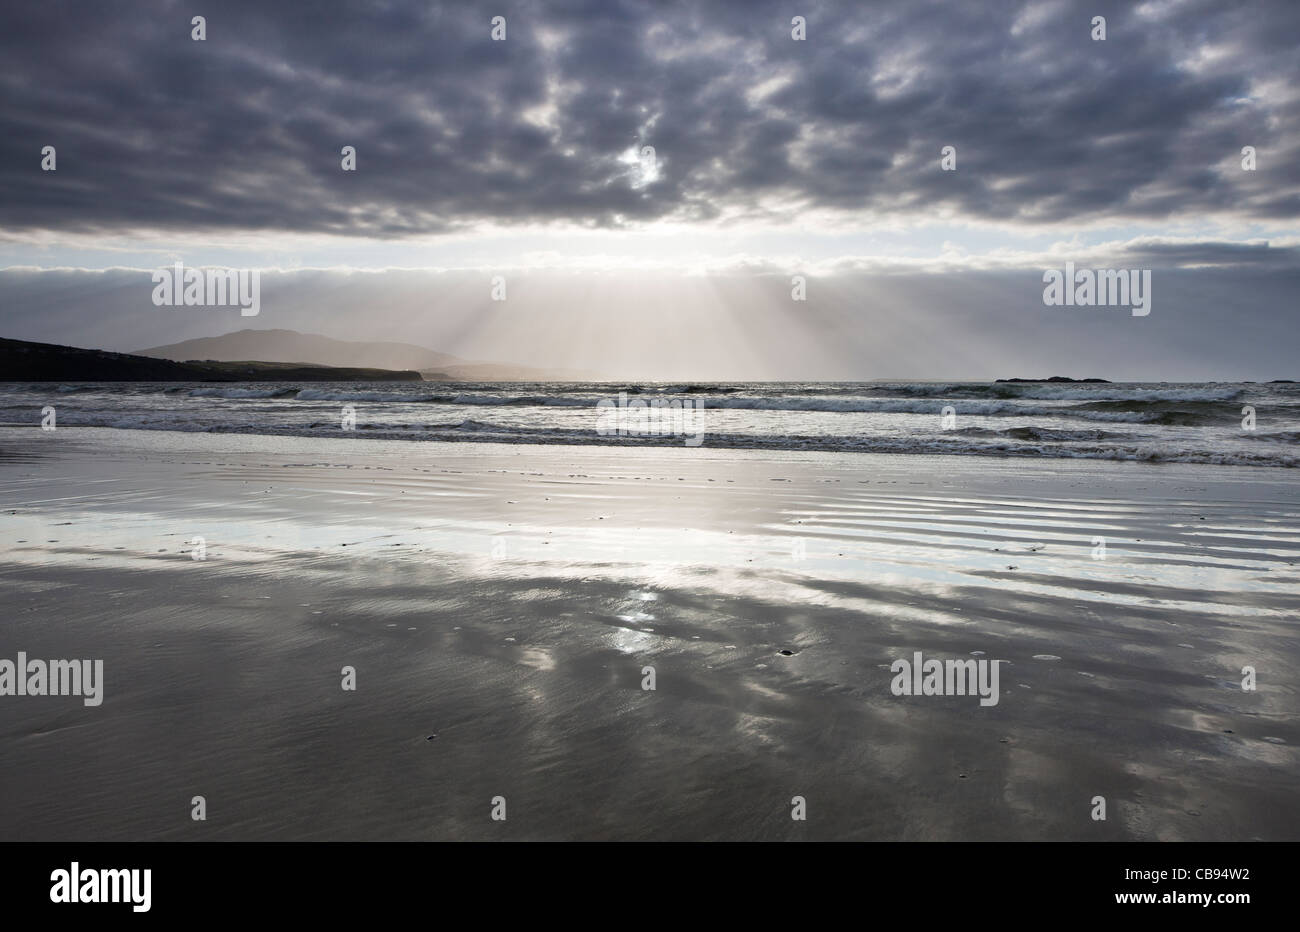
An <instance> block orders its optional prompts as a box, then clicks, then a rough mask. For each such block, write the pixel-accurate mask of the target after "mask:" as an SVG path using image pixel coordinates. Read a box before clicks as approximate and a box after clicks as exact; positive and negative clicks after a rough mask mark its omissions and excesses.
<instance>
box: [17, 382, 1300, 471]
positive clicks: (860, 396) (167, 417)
mask: <svg viewBox="0 0 1300 932" xmlns="http://www.w3.org/2000/svg"><path fill="white" fill-rule="evenodd" d="M620 396H622V397H623V398H624V399H625V400H630V399H635V400H641V401H646V402H650V403H654V402H656V401H658V402H660V403H663V402H669V401H677V402H679V403H686V404H687V405H688V407H693V415H692V416H693V421H692V423H693V427H692V428H691V429H692V431H693V432H695V433H696V434H698V436H699V441H698V442H699V444H700V445H703V446H707V447H714V448H738V449H769V450H823V451H833V452H862V453H900V454H907V453H925V454H952V455H982V456H1000V457H1042V458H1089V459H1114V460H1138V461H1155V462H1182V463H1208V464H1220V465H1249V466H1286V467H1295V466H1297V465H1300V456H1298V455H1297V451H1296V441H1297V440H1298V439H1300V385H1298V384H1295V383H1254V382H1195V383H1172V382H1152V383H1146V382H1131V383H1043V382H1038V383H1008V382H992V383H990V382H920V381H911V382H799V383H794V382H735V383H726V384H722V383H694V384H687V383H667V382H653V383H639V384H624V383H613V382H588V383H575V382H533V383H526V382H511V383H471V382H457V383H448V382H400V383H393V382H384V383H365V382H353V383H340V382H301V383H287V382H242V383H216V384H214V383H203V384H199V383H175V382H169V383H142V382H129V383H120V382H119V383H68V384H56V383H49V382H46V383H9V384H4V385H0V420H3V421H4V422H6V423H10V424H28V423H30V424H37V423H39V422H40V420H41V410H42V408H44V407H46V406H52V407H54V408H55V411H56V417H57V420H56V424H57V425H68V426H90V427H107V428H129V429H143V430H171V431H203V432H217V433H244V434H268V435H293V436H317V437H337V438H338V439H340V440H343V441H346V440H348V439H355V438H358V437H368V438H374V439H400V440H415V441H488V442H497V443H545V444H607V445H608V444H618V445H627V444H649V445H655V446H677V445H683V444H684V443H685V440H686V439H687V438H684V437H683V436H680V435H678V434H665V433H664V432H662V431H660V432H657V433H654V434H650V435H645V434H642V435H636V434H632V435H628V434H626V433H624V434H611V433H609V432H601V431H600V430H598V425H599V424H600V417H601V408H600V405H601V404H602V402H603V403H604V404H605V405H606V406H608V405H609V404H611V403H617V402H618V400H619V398H620ZM348 406H350V408H349V407H348ZM349 411H350V413H351V417H352V419H353V424H352V425H351V426H353V427H354V429H350V430H348V429H344V426H343V425H344V422H345V416H346V415H348V413H349ZM1252 419H1253V420H1252ZM687 445H693V444H687Z"/></svg>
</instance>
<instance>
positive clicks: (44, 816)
mask: <svg viewBox="0 0 1300 932" xmlns="http://www.w3.org/2000/svg"><path fill="white" fill-rule="evenodd" d="M0 451H2V455H0V578H2V579H3V586H4V592H5V596H4V602H3V606H4V607H3V623H2V626H0V658H9V659H13V658H15V657H16V655H17V652H18V651H25V652H26V654H27V655H28V656H29V657H42V658H102V659H103V661H104V671H105V687H104V701H103V704H102V705H100V706H98V707H86V706H85V705H84V704H83V702H82V700H81V699H79V698H76V697H35V696H0V760H2V761H3V764H2V765H0V799H3V805H0V840H52V841H56V840H137V839H138V840H152V839H159V840H161V839H176V840H184V839H195V840H216V839H220V840H226V839H253V840H260V839H268V840H270V839H273V840H298V839H307V840H310V839H402V840H424V839H762V840H781V839H858V840H956V839H960V840H1004V839H1006V840H1011V839H1046V840H1069V839H1078V840H1127V839H1138V840H1208V841H1236V840H1251V839H1267V840H1297V839H1300V753H1298V752H1297V747H1298V745H1300V727H1298V726H1297V722H1298V721H1300V719H1298V717H1297V714H1298V712H1300V701H1297V692H1298V687H1300V677H1297V676H1296V673H1295V671H1296V665H1297V662H1300V641H1298V639H1297V617H1298V616H1297V608H1300V567H1297V565H1296V564H1297V560H1298V558H1300V520H1298V518H1300V475H1297V473H1296V471H1295V470H1282V469H1261V468H1249V467H1208V466H1177V465H1153V464H1142V463H1111V462H1077V463H1076V462H1071V461H1052V462H1044V461H1041V460H1036V461H1027V460H996V459H989V458H984V457H980V458H969V457H925V456H887V455H863V454H853V455H846V454H824V453H788V454H776V453H768V452H764V453H758V452H747V451H729V450H709V449H708V448H707V447H704V448H699V449H670V448H659V449H645V448H638V449H633V448H594V447H583V448H573V447H548V446H533V445H529V446H503V445H494V444H469V445H464V446H461V445H453V444H412V443H402V442H383V441H368V440H320V439H314V438H313V439H300V438H285V437H254V436H232V435H208V434H181V433H164V432H140V431H118V430H102V429H77V428H60V429H59V430H58V431H55V432H52V433H42V432H40V431H39V430H34V429H30V428H22V429H20V428H4V429H0ZM1098 536H1101V537H1104V538H1105V543H1106V551H1105V559H1094V558H1093V555H1094V552H1095V550H1096V548H1095V544H1094V538H1096V537H1098ZM196 537H202V538H203V539H204V547H205V551H206V552H205V559H203V560H194V559H192V557H191V551H192V550H193V549H194V546H195V545H194V543H193V541H194V539H195V538H196ZM782 651H786V652H788V653H782ZM916 651H921V652H923V654H924V655H925V656H926V657H935V658H939V659H948V658H971V657H974V656H980V657H985V658H992V659H998V660H1001V661H1005V663H1003V665H1002V666H1001V667H1000V670H1001V692H1000V696H999V701H998V703H997V704H996V705H994V706H991V707H982V706H981V705H980V704H979V701H978V699H977V698H975V697H971V696H895V695H894V694H893V693H892V692H891V689H890V684H891V681H892V679H893V676H892V674H891V672H890V669H889V668H890V664H891V663H892V662H893V661H894V660H897V659H899V658H909V659H910V658H911V657H912V656H913V654H914V652H916ZM975 652H983V653H982V654H976V653H975ZM1052 658H1055V659H1052ZM1247 665H1249V666H1253V667H1255V668H1256V670H1257V671H1258V672H1257V676H1258V689H1257V690H1255V691H1243V690H1242V688H1241V680H1242V672H1241V670H1242V667H1243V666H1247ZM344 666H351V667H354V668H355V670H356V685H357V688H356V690H355V691H345V690H343V689H342V688H341V681H342V676H341V669H342V668H343V667H344ZM647 666H652V667H654V669H655V676H656V687H657V688H656V689H655V690H653V691H647V690H644V689H642V681H643V676H644V674H643V672H642V671H643V668H644V667H647ZM199 795H202V796H204V797H205V799H206V804H207V819H206V821H202V822H196V821H193V820H192V819H191V800H192V798H193V797H194V796H199ZM496 796H503V797H505V799H506V814H507V818H506V820H505V821H503V822H502V821H493V819H492V818H491V813H492V799H493V797H496ZM794 796H802V797H804V798H805V799H806V805H807V820H806V821H794V820H792V819H791V817H790V811H791V799H792V797H794ZM1096 796H1102V797H1105V799H1106V805H1107V818H1106V820H1105V821H1096V820H1094V819H1093V818H1092V815H1091V814H1092V812H1093V810H1094V803H1093V802H1092V800H1093V798H1094V797H1096Z"/></svg>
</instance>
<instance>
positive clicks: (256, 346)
mask: <svg viewBox="0 0 1300 932" xmlns="http://www.w3.org/2000/svg"><path fill="white" fill-rule="evenodd" d="M136 354H137V355H139V356H152V357H154V358H155V359H172V360H176V361H177V362H181V361H184V360H187V359H211V360H216V361H218V362H234V361H236V360H240V359H258V360H261V361H263V362H293V363H299V364H307V365H317V366H362V367H366V368H374V369H436V368H439V367H442V366H455V365H459V364H463V363H464V362H465V360H464V359H458V358H457V357H455V356H449V355H448V354H446V353H438V352H434V351H433V350H431V349H425V348H424V347H423V346H413V345H411V344H409V343H353V342H350V341H347V340H335V339H332V338H330V337H323V336H321V335H320V334H318V333H299V332H298V331H296V330H236V331H235V332H234V333H227V334H224V335H222V336H219V337H200V338H199V339H197V340H186V341H184V342H183V343H172V344H170V345H168V346H154V347H151V348H150V349H142V350H136Z"/></svg>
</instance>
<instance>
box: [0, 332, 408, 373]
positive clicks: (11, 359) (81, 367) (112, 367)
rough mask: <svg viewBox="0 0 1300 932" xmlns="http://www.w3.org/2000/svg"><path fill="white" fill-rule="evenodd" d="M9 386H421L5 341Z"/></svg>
mask: <svg viewBox="0 0 1300 932" xmlns="http://www.w3.org/2000/svg"><path fill="white" fill-rule="evenodd" d="M0 381H4V382H419V381H420V373H419V372H416V371H414V370H410V369H407V370H397V371H394V370H390V369H370V368H356V367H349V368H339V367H334V366H311V365H302V364H301V363H294V364H289V365H286V364H284V363H268V362H251V361H245V360H240V361H230V362H217V361H215V360H210V361H207V362H183V363H182V362H173V361H171V360H167V359H155V358H151V357H148V356H133V355H130V354H128V353H110V352H108V351H107V350H90V349H79V348H77V347H75V346H59V345H57V344H55V343H29V342H28V341H26V340H6V339H2V338H0Z"/></svg>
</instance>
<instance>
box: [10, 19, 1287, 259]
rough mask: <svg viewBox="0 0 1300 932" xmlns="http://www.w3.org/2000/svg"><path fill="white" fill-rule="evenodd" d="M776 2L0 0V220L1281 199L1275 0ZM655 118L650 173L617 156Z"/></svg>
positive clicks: (114, 226) (690, 218)
mask: <svg viewBox="0 0 1300 932" xmlns="http://www.w3.org/2000/svg"><path fill="white" fill-rule="evenodd" d="M497 7H502V9H500V10H498V9H497ZM512 7H513V8H512ZM790 9H791V8H790V6H789V5H788V4H785V3H776V2H765V0H760V2H736V3H722V4H707V5H700V4H695V3H688V2H684V0H683V2H680V3H662V4H642V3H633V2H609V0H574V2H550V3H534V4H519V5H517V6H515V5H509V4H507V5H505V6H503V5H501V4H494V5H482V4H461V3H454V4H453V3H445V4H439V3H429V2H418V3H416V2H412V3H398V2H372V3H359V2H341V0H327V2H319V3H314V4H312V5H311V6H310V7H301V6H298V5H294V4H276V3H265V2H264V0H258V2H243V0H233V2H231V0H227V2H220V0H213V2H211V3H205V4H204V5H203V10H202V12H203V15H205V16H206V18H207V40H206V41H205V42H194V41H191V39H190V38H189V34H190V28H191V27H190V17H191V15H193V12H194V11H193V10H192V9H191V8H190V7H187V6H185V5H183V4H178V3H174V2H162V0H159V2H153V3H136V4H132V5H131V6H130V7H129V12H128V10H127V8H124V7H122V6H121V5H118V4H85V5H82V4H72V3H60V2H46V3H41V4H21V5H20V4H9V5H7V6H6V7H5V8H4V11H3V12H0V93H3V95H4V98H5V100H6V106H5V108H4V111H3V114H2V115H0V204H3V207H2V208H0V222H3V224H4V226H5V227H6V228H8V229H9V230H10V231H11V233H12V231H29V232H30V233H31V234H32V235H33V236H36V235H38V234H39V232H40V231H51V230H53V231H58V232H61V233H78V232H81V233H92V234H96V235H101V236H104V237H106V238H107V237H111V235H112V234H113V233H114V232H124V231H133V230H140V229H149V230H168V229H172V230H184V231H194V230H206V231H210V232H211V234H212V235H214V236H217V235H221V234H222V233H223V232H225V231H292V232H297V233H333V234H342V235H347V236H363V237H403V236H411V235H416V234H429V233H434V234H436V233H442V232H448V231H457V230H466V229H474V228H476V227H477V226H480V225H493V226H496V227H500V226H510V225H525V224H527V225H537V224H572V225H576V226H582V227H594V228H611V229H615V228H623V227H635V226H637V225H638V224H642V223H649V222H653V221H656V220H672V221H674V222H679V223H681V222H686V223H696V224H700V223H724V222H738V221H750V222H758V221H765V222H776V223H779V222H782V221H783V220H787V219H789V218H791V217H801V216H802V217H806V216H810V215H812V214H816V213H826V214H828V215H831V216H836V217H841V218H859V219H862V220H864V221H866V220H869V219H870V218H882V219H886V220H887V219H888V218H893V217H899V216H906V217H912V218H915V217H935V218H940V217H946V218H954V219H958V220H970V221H984V222H997V223H1005V224H1011V225H1022V226H1025V227H1034V226H1038V225H1044V224H1058V225H1059V224H1067V223H1071V222H1078V223H1081V224H1082V223H1088V224H1093V223H1097V222H1098V221H1108V222H1112V223H1121V222H1125V221H1129V220H1136V221H1144V222H1148V223H1150V222H1161V221H1166V220H1170V219H1172V220H1186V219H1200V218H1203V217H1207V216H1223V217H1227V218H1233V219H1235V220H1238V221H1240V220H1247V221H1256V222H1278V221H1285V222H1289V221H1293V220H1294V219H1295V218H1296V217H1297V216H1300V135H1298V134H1297V130H1296V121H1295V115H1296V112H1297V109H1298V108H1297V104H1298V102H1300V92H1298V91H1297V90H1296V89H1295V88H1294V86H1289V85H1288V82H1285V81H1280V80H1277V79H1276V76H1278V75H1290V74H1295V73H1300V47H1297V46H1296V44H1295V43H1294V41H1292V39H1293V37H1294V36H1295V35H1296V34H1297V32H1300V6H1297V5H1296V4H1294V3H1292V2H1276V3H1259V4H1251V5H1249V6H1247V5H1243V4H1210V3H1199V2H1189V3H1183V4H1146V5H1144V6H1142V7H1139V8H1134V7H1132V6H1131V5H1130V4H1120V3H1107V2H1096V0H1089V2H1086V3H1082V2H1054V3H1050V4H1008V3H1005V2H1001V0H983V2H973V0H972V2H964V3H961V4H952V3H938V2H927V0H918V2H910V3H906V4H898V5H893V6H889V7H876V6H869V5H863V4H860V3H852V2H845V3H842V4H841V3H825V2H822V3H811V2H810V3H806V4H802V5H801V6H800V11H801V15H804V16H806V17H807V20H808V39H807V41H806V42H794V41H792V40H791V38H790V25H789V22H790V16H791V13H790ZM497 13H504V14H505V15H506V16H507V22H508V29H507V39H506V41H504V42H493V41H492V40H491V38H490V35H489V32H490V25H489V22H490V19H491V17H492V16H493V15H496V14H497ZM1094 15H1105V16H1106V17H1107V23H1108V30H1107V33H1108V36H1107V40H1106V41H1105V42H1093V41H1092V40H1091V39H1090V38H1089V35H1088V33H1089V29H1090V26H1089V24H1090V21H1091V19H1092V17H1093V16H1094ZM1287 37H1292V38H1291V39H1288V38H1287ZM45 145H53V146H55V147H56V148H57V151H58V170H57V172H41V171H40V170H39V165H40V151H41V147H42V146H45ZM345 145H351V146H355V147H356V150H357V161H358V171H356V172H344V171H342V170H341V168H340V158H341V156H340V149H341V148H342V147H343V146H345ZM645 145H650V146H653V147H654V148H655V152H656V158H657V164H656V166H655V170H654V172H653V173H650V174H647V173H644V172H643V171H642V168H641V167H640V166H638V165H636V164H635V163H630V162H629V160H628V159H626V157H625V156H626V153H627V152H629V151H632V150H635V151H639V149H640V147H642V146H645ZM945 145H952V146H955V147H956V149H957V153H958V170H957V171H955V172H943V171H940V170H939V165H938V159H939V151H940V149H941V147H943V146H945ZM1244 145H1252V146H1255V147H1256V149H1257V150H1258V153H1259V170H1258V171H1256V172H1244V171H1242V170H1241V167H1240V155H1239V153H1240V150H1241V147H1242V146H1244ZM1243 249H1244V251H1245V253H1247V254H1249V253H1250V248H1249V247H1243Z"/></svg>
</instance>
